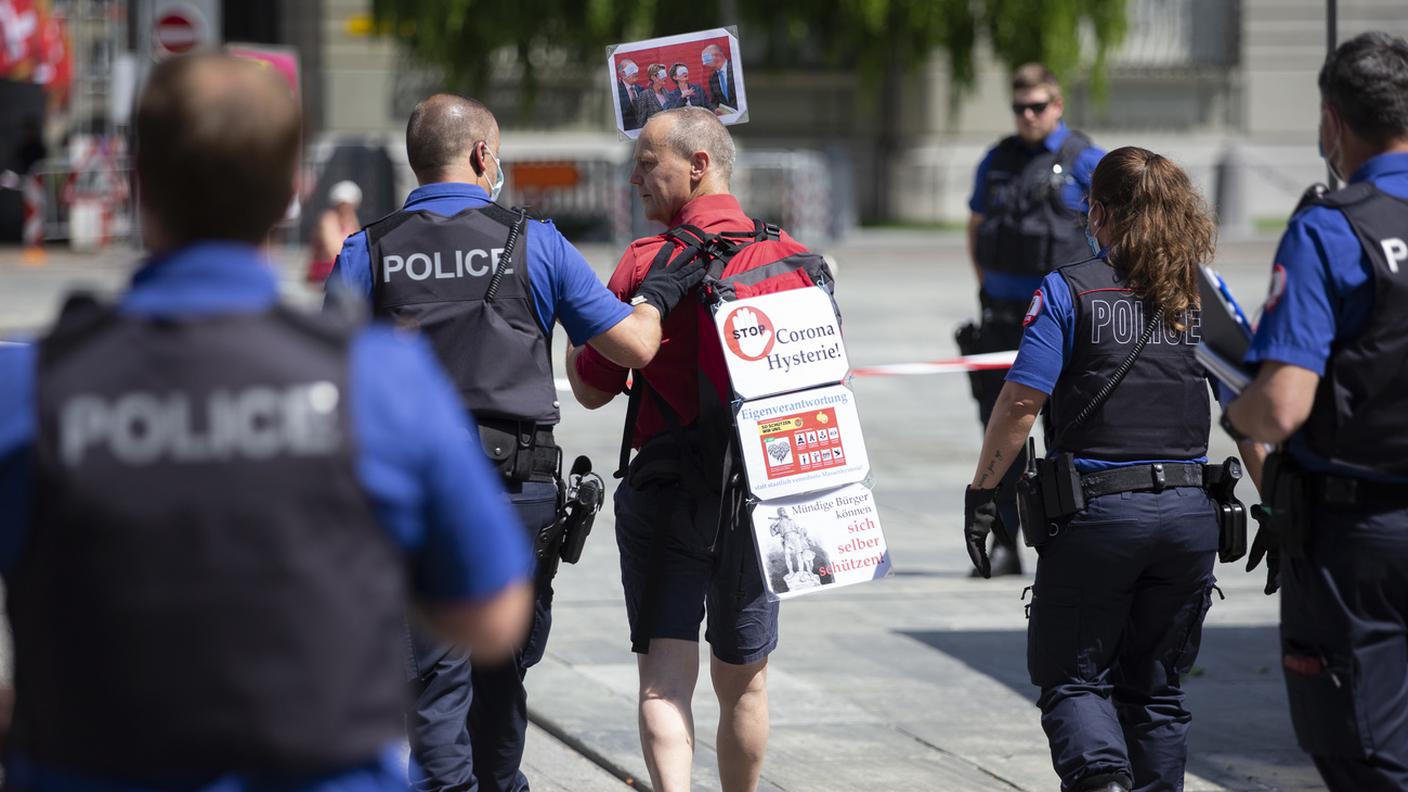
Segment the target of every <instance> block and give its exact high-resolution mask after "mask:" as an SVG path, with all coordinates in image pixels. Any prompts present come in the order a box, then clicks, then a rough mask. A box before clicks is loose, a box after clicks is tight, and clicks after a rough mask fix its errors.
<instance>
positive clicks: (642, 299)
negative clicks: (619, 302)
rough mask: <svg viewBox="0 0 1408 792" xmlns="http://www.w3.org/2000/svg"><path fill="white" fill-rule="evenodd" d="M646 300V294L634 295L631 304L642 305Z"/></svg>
mask: <svg viewBox="0 0 1408 792" xmlns="http://www.w3.org/2000/svg"><path fill="white" fill-rule="evenodd" d="M644 302H645V295H644V294H637V295H636V296H634V297H632V298H631V303H630V304H631V305H641V304H643V303H644Z"/></svg>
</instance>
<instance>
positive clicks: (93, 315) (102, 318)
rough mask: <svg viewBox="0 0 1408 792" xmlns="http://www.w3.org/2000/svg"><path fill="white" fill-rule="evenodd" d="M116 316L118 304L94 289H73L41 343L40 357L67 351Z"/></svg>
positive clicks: (49, 357) (44, 358)
mask: <svg viewBox="0 0 1408 792" xmlns="http://www.w3.org/2000/svg"><path fill="white" fill-rule="evenodd" d="M116 317H117V308H116V306H114V305H112V304H110V303H106V302H103V301H102V300H100V299H99V298H98V297H97V296H96V295H95V294H93V293H92V292H86V291H80V292H73V293H72V294H70V295H69V296H68V297H67V298H66V299H65V300H64V306H63V308H62V309H60V310H59V318H58V320H57V321H56V322H55V323H54V327H53V329H52V330H50V331H49V334H48V335H47V336H45V337H44V339H43V341H41V342H40V344H39V358H40V360H41V361H48V360H52V359H54V358H56V357H59V356H61V355H63V354H64V353H65V352H67V351H68V350H69V349H71V348H72V347H73V346H75V345H76V344H78V343H80V342H82V341H84V340H85V339H87V338H89V337H91V336H92V335H93V334H94V333H96V332H98V331H99V330H102V329H103V328H105V327H107V326H108V324H109V323H110V322H111V321H112V320H113V319H115V318H116Z"/></svg>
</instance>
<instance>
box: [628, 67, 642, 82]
mask: <svg viewBox="0 0 1408 792" xmlns="http://www.w3.org/2000/svg"><path fill="white" fill-rule="evenodd" d="M625 74H626V79H627V80H634V79H635V78H636V75H637V74H640V69H626V72H625Z"/></svg>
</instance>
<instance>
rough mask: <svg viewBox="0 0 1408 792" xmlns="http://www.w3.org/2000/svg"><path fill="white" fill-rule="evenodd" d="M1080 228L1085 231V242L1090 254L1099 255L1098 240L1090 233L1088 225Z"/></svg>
mask: <svg viewBox="0 0 1408 792" xmlns="http://www.w3.org/2000/svg"><path fill="white" fill-rule="evenodd" d="M1081 230H1083V231H1085V243H1086V244H1087V245H1090V255H1092V256H1098V255H1100V240H1098V239H1096V238H1095V235H1094V234H1092V233H1090V226H1086V227H1085V228H1083V229H1081Z"/></svg>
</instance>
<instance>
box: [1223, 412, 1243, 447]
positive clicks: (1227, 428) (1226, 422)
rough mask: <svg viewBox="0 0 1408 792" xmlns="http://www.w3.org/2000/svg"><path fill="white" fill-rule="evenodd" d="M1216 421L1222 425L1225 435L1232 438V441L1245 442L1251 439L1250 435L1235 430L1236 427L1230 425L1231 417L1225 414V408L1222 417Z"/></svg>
mask: <svg viewBox="0 0 1408 792" xmlns="http://www.w3.org/2000/svg"><path fill="white" fill-rule="evenodd" d="M1217 423H1218V426H1221V427H1222V431H1224V432H1226V433H1227V436H1228V437H1230V438H1232V440H1233V442H1237V443H1246V442H1250V441H1251V438H1250V437H1247V436H1246V435H1244V434H1242V433H1241V432H1239V431H1237V427H1235V426H1233V425H1232V417H1231V416H1229V415H1228V414H1227V411H1226V410H1223V412H1222V419H1221V420H1220V421H1218V422H1217Z"/></svg>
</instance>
